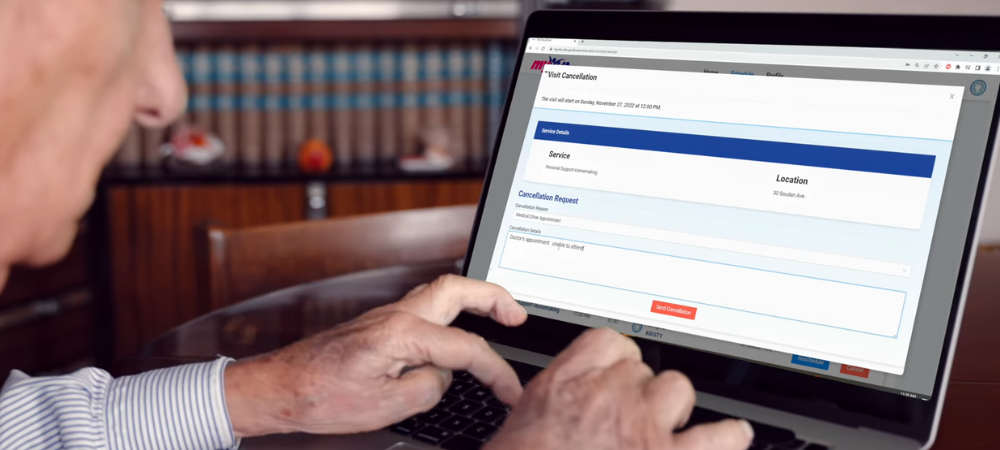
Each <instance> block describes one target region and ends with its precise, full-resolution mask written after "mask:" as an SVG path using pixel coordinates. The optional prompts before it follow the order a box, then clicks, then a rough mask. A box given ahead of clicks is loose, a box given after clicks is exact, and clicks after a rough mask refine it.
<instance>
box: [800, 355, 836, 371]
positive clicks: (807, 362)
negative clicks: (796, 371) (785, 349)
mask: <svg viewBox="0 0 1000 450" xmlns="http://www.w3.org/2000/svg"><path fill="white" fill-rule="evenodd" d="M792 364H797V365H800V366H806V367H812V368H813V369H819V370H830V361H825V360H822V359H818V358H810V357H808V356H799V355H792Z"/></svg>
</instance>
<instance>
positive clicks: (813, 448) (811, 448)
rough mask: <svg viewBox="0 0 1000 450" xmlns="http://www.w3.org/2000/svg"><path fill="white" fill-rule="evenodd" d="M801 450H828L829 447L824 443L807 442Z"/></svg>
mask: <svg viewBox="0 0 1000 450" xmlns="http://www.w3.org/2000/svg"><path fill="white" fill-rule="evenodd" d="M803 450H830V447H827V446H825V445H820V444H809V445H808V446H807V447H806V448H804V449H803Z"/></svg>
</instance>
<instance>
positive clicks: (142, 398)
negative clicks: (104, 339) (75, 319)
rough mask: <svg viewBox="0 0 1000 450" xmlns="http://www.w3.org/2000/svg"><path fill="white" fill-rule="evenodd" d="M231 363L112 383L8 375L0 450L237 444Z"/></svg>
mask: <svg viewBox="0 0 1000 450" xmlns="http://www.w3.org/2000/svg"><path fill="white" fill-rule="evenodd" d="M230 361H232V360H231V359H229V358H221V357H220V358H219V359H217V360H215V361H212V362H207V363H201V364H190V365H185V366H178V367H173V368H169V369H161V370H154V371H152V372H147V373H143V374H140V375H135V376H129V377H121V378H112V377H111V376H110V375H108V373H107V372H105V371H103V370H100V369H94V368H87V369H81V370H78V371H76V372H74V373H72V374H69V375H65V376H59V377H38V378H30V377H28V376H27V375H25V374H24V373H22V372H20V371H16V370H15V371H13V372H11V375H10V377H9V378H8V379H7V382H6V383H5V384H4V386H3V391H2V393H0V450H15V449H16V450H20V449H63V448H66V449H71V448H79V449H102V450H103V449H107V450H125V449H143V450H146V449H149V450H158V449H164V450H166V449H190V450H219V449H230V448H236V447H237V446H238V445H239V442H238V441H237V439H236V437H235V435H234V434H233V427H232V423H230V421H229V412H228V411H227V410H226V398H225V392H224V389H223V378H222V376H223V371H224V370H225V367H226V364H228V363H229V362H230Z"/></svg>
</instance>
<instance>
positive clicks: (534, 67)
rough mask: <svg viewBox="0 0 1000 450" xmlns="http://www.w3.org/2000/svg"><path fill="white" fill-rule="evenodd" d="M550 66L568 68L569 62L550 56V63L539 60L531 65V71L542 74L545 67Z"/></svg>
mask: <svg viewBox="0 0 1000 450" xmlns="http://www.w3.org/2000/svg"><path fill="white" fill-rule="evenodd" d="M549 64H552V65H555V66H568V65H569V61H566V60H565V59H556V58H555V57H553V56H550V57H549V60H548V61H543V60H538V61H535V62H533V63H531V70H537V71H539V72H541V71H542V70H545V66H547V65H549Z"/></svg>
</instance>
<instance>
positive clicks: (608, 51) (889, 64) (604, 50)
mask: <svg viewBox="0 0 1000 450" xmlns="http://www.w3.org/2000/svg"><path fill="white" fill-rule="evenodd" d="M544 53H552V54H575V55H594V56H617V57H622V58H626V57H627V58H644V59H674V60H688V61H707V62H725V63H749V64H782V65H792V66H815V67H852V68H859V69H896V70H912V69H907V68H906V67H905V66H903V65H902V63H901V62H900V61H902V60H897V59H890V60H886V59H884V58H866V57H850V56H817V55H785V54H766V53H744V52H726V51H706V50H679V49H656V48H627V47H625V48H623V47H597V46H595V47H551V48H550V49H549V51H547V52H544ZM933 64H934V63H933V62H931V65H932V66H933ZM941 67H943V66H941Z"/></svg>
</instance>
